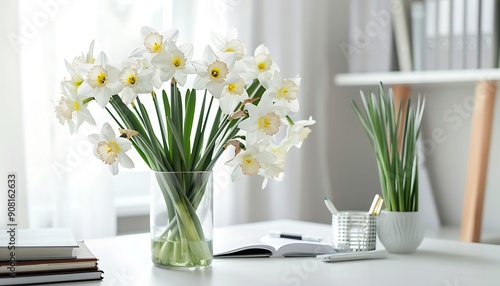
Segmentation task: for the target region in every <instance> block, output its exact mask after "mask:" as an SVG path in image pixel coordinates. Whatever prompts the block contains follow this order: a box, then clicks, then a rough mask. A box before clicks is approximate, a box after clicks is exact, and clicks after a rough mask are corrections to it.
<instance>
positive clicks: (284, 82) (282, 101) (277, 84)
mask: <svg viewBox="0 0 500 286" xmlns="http://www.w3.org/2000/svg"><path fill="white" fill-rule="evenodd" d="M299 85H300V78H299V77H296V78H291V79H283V78H282V76H281V74H280V72H278V71H276V72H275V73H274V76H273V78H272V81H271V84H270V86H269V88H268V89H267V90H266V91H265V92H264V95H263V96H270V97H271V98H272V99H273V102H274V103H275V104H276V105H280V106H284V107H286V108H288V109H289V110H290V111H291V112H298V111H299V102H298V100H297V94H298V91H299Z"/></svg>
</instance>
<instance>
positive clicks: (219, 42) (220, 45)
mask: <svg viewBox="0 0 500 286" xmlns="http://www.w3.org/2000/svg"><path fill="white" fill-rule="evenodd" d="M210 36H211V38H212V42H214V45H215V47H216V48H217V50H219V51H221V50H223V49H224V46H225V44H226V41H225V40H224V38H223V37H222V35H221V34H219V33H215V32H212V33H210Z"/></svg>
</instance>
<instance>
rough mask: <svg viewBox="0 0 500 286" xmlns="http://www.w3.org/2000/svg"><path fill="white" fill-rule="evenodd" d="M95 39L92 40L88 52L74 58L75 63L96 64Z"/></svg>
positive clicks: (77, 64)
mask: <svg viewBox="0 0 500 286" xmlns="http://www.w3.org/2000/svg"><path fill="white" fill-rule="evenodd" d="M94 62H95V58H94V41H92V42H90V45H89V50H88V52H87V54H85V55H84V54H83V53H82V55H81V56H78V57H75V58H74V59H73V64H74V65H76V66H80V65H84V64H94Z"/></svg>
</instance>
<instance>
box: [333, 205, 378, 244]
mask: <svg viewBox="0 0 500 286" xmlns="http://www.w3.org/2000/svg"><path fill="white" fill-rule="evenodd" d="M377 217H378V216H372V215H369V214H368V213H367V212H339V213H338V214H337V215H333V216H332V227H333V239H332V242H333V247H334V248H335V249H337V250H338V251H345V252H347V251H370V250H375V247H376V244H377Z"/></svg>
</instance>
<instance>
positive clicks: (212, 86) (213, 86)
mask: <svg viewBox="0 0 500 286" xmlns="http://www.w3.org/2000/svg"><path fill="white" fill-rule="evenodd" d="M207 89H208V91H209V92H210V93H211V94H212V96H213V97H215V98H220V96H221V94H222V90H223V89H224V84H220V83H214V82H212V81H209V82H208V83H207Z"/></svg>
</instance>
